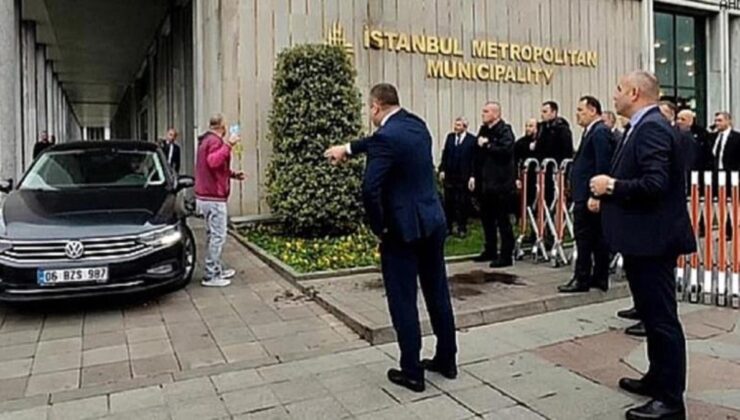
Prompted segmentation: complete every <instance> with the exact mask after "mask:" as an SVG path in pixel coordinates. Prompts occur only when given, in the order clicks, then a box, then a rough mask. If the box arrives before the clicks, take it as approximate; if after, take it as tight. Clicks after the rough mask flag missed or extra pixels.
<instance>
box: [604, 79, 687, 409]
mask: <svg viewBox="0 0 740 420" xmlns="http://www.w3.org/2000/svg"><path fill="white" fill-rule="evenodd" d="M659 86H660V85H659V82H658V79H657V78H656V77H655V75H653V74H652V73H649V72H646V71H635V72H633V73H630V74H629V75H626V76H624V77H622V79H621V80H620V82H619V85H618V86H617V89H616V92H615V94H614V104H615V107H616V110H617V112H619V113H620V114H621V115H623V116H625V117H627V118H629V119H630V124H629V126H628V127H627V128H626V131H625V135H624V138H623V139H622V141H621V142H620V143H619V146H618V147H617V150H616V152H615V153H614V158H613V160H612V163H611V168H610V171H609V175H598V176H596V177H594V178H593V179H592V180H591V193H592V194H593V195H594V196H595V197H598V198H600V201H601V212H602V222H603V228H604V235H605V237H606V240H607V243H608V244H609V246H610V247H611V249H612V251H614V252H620V253H622V255H623V257H624V269H625V272H626V274H627V280H628V281H629V285H630V289H631V291H632V297H633V299H634V302H635V307H636V309H637V313H638V314H639V315H640V318H641V320H642V321H643V322H644V323H645V330H646V333H647V350H648V360H649V362H650V367H649V369H648V372H647V373H646V374H645V376H643V377H642V378H641V379H629V378H622V379H621V380H620V381H619V386H620V387H621V388H623V389H625V390H627V391H629V392H632V393H635V394H640V395H644V396H649V397H651V398H652V399H651V400H650V401H649V402H648V403H647V404H645V405H643V406H641V407H637V408H633V409H630V410H629V411H627V413H626V415H627V419H669V418H670V419H683V418H685V415H686V414H685V411H686V410H685V406H684V399H683V393H684V391H685V389H686V339H685V337H684V333H683V328H682V327H681V321H680V320H679V318H678V310H677V303H676V286H675V283H676V282H675V279H674V269H675V268H676V262H677V259H678V256H679V255H682V254H688V253H691V252H693V251H694V250H695V249H696V240H695V238H694V236H693V233H692V231H691V225H690V222H689V214H688V210H687V208H686V194H685V183H684V179H685V174H686V161H685V158H684V152H685V151H684V150H682V143H681V141H680V139H679V137H678V133H677V132H676V130H675V129H673V127H671V125H670V124H669V123H668V121H666V119H665V118H663V116H662V115H661V113H660V111H659V109H658V106H657V103H658V99H659V95H660V93H659V92H660V87H659ZM593 203H595V201H594V200H593V199H592V200H590V201H589V205H590V206H593V205H594V204H593Z"/></svg>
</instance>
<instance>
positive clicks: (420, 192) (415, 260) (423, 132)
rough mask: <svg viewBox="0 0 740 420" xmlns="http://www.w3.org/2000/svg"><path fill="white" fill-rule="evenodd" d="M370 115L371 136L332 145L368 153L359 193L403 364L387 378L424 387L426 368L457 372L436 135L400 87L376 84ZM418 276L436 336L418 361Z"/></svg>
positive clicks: (344, 151)
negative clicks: (410, 108)
mask: <svg viewBox="0 0 740 420" xmlns="http://www.w3.org/2000/svg"><path fill="white" fill-rule="evenodd" d="M370 102H371V106H370V116H371V118H372V121H373V124H374V125H375V126H376V127H378V129H377V130H376V131H375V133H373V134H372V135H371V136H370V137H367V138H364V139H362V140H358V141H355V142H352V143H350V144H347V145H345V146H335V147H332V148H331V149H329V150H327V152H326V154H325V155H326V156H327V157H328V158H329V159H330V160H332V161H334V162H339V161H342V160H344V159H345V158H346V156H348V155H357V154H360V153H367V167H366V169H365V178H364V181H363V185H362V197H363V202H364V206H365V211H366V213H367V216H368V218H369V221H370V228H371V229H372V231H373V233H375V235H377V236H378V238H379V239H380V241H381V244H380V258H381V265H382V271H383V281H384V283H385V289H386V296H387V299H388V308H389V310H390V313H391V320H392V321H393V327H394V329H395V330H396V336H397V338H398V344H399V346H400V348H401V369H400V370H398V369H391V370H389V371H388V379H389V380H390V381H391V382H393V383H395V384H397V385H401V386H404V387H406V388H408V389H411V390H412V391H415V392H423V391H424V387H425V386H424V369H427V370H430V371H434V372H438V373H440V374H442V375H443V376H445V377H447V378H449V379H454V378H455V377H456V376H457V365H456V362H455V359H456V354H457V345H456V340H455V319H454V316H453V313H452V304H451V302H450V292H449V288H448V284H447V273H446V268H445V260H444V242H445V237H446V229H447V225H446V222H445V216H444V211H443V210H442V203H441V202H440V199H439V194H437V191H436V188H435V179H434V178H435V171H434V162H433V159H432V136H431V135H430V134H429V130H428V129H427V126H426V124H425V123H424V121H423V120H422V119H420V118H419V117H417V116H416V115H413V114H411V113H409V112H407V111H406V110H404V109H402V108H401V107H400V105H399V100H398V93H397V91H396V88H395V87H394V86H393V85H390V84H385V83H382V84H378V85H375V86H374V87H373V88H372V90H371V91H370ZM417 277H418V279H419V283H420V284H421V291H422V293H423V295H424V299H425V301H426V306H427V310H428V311H429V318H430V321H431V324H432V330H433V332H434V335H435V336H436V337H437V348H436V354H435V356H434V358H433V359H428V360H424V361H420V360H419V357H420V352H421V331H420V328H419V314H418V309H417V299H416V297H417V283H416V282H417Z"/></svg>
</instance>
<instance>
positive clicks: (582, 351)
mask: <svg viewBox="0 0 740 420" xmlns="http://www.w3.org/2000/svg"><path fill="white" fill-rule="evenodd" d="M629 304H630V302H629V301H628V300H620V301H616V302H609V303H602V304H598V305H592V306H586V307H580V308H577V309H570V310H565V311H560V312H555V313H549V314H545V315H538V316H534V317H530V318H523V319H518V320H515V321H510V322H504V323H500V324H495V325H491V326H484V327H478V328H474V329H471V330H468V331H462V332H460V333H459V343H460V363H461V374H460V377H459V378H458V379H457V380H455V381H449V380H446V379H444V378H442V377H440V376H438V375H434V374H430V375H429V376H428V378H427V379H428V381H427V391H426V392H424V393H422V394H415V393H411V392H409V391H406V390H404V389H402V388H399V387H396V386H394V385H392V384H390V383H389V382H387V380H386V379H385V372H386V370H387V369H388V368H390V367H393V366H395V365H396V364H397V362H396V360H397V350H396V346H395V344H387V345H382V346H375V347H368V348H362V349H356V350H347V351H343V352H338V353H336V354H331V355H323V356H317V357H314V358H310V359H306V360H298V361H292V362H286V363H283V364H279V365H274V366H264V367H259V368H245V369H239V368H234V369H232V370H229V371H222V372H211V373H208V372H205V371H200V372H199V374H197V375H194V376H191V377H182V378H177V377H175V378H174V379H173V380H170V381H167V382H163V383H153V384H150V385H149V386H145V385H142V386H140V387H137V388H134V389H130V390H125V391H121V390H118V391H115V392H106V391H105V390H98V391H97V392H90V393H89V395H86V396H83V395H74V394H70V393H67V394H65V393H63V392H62V393H56V394H52V395H51V399H50V401H47V400H46V399H43V398H30V399H24V400H19V401H16V402H6V403H3V404H0V420H6V419H45V418H48V419H82V418H104V419H129V418H136V419H141V418H146V419H199V420H202V419H222V418H223V419H343V418H347V419H349V418H357V419H392V420H399V419H428V418H434V419H435V420H444V419H472V418H483V419H514V420H517V419H522V420H529V419H568V420H572V419H594V420H596V419H606V420H609V419H621V418H624V417H623V412H624V410H625V409H626V408H628V407H630V406H632V405H634V404H636V403H640V402H642V401H644V399H642V398H637V397H635V396H632V395H629V394H626V393H624V392H622V391H620V390H618V389H617V388H616V379H617V378H618V377H619V376H620V375H636V374H637V371H639V370H642V369H644V363H645V361H644V357H645V356H644V348H643V342H642V340H638V339H633V338H629V337H627V336H625V335H624V334H622V332H621V331H619V329H621V328H623V327H625V326H626V325H629V323H628V322H625V321H622V320H619V319H616V318H615V317H614V312H615V311H616V310H618V309H621V308H624V307H625V306H627V305H629ZM681 312H682V318H683V320H684V323H685V326H686V330H687V335H688V337H689V338H690V342H689V349H690V353H689V357H690V378H689V392H688V406H689V414H690V417H689V418H691V419H726V420H729V419H738V418H740V379H738V378H740V330H739V329H738V327H737V321H738V314H739V313H738V312H737V311H732V310H721V309H717V308H709V307H701V306H689V305H684V306H682V308H681ZM432 344H433V340H432V339H429V338H427V339H425V353H426V354H427V355H429V351H430V349H431V348H432Z"/></svg>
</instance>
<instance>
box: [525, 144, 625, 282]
mask: <svg viewBox="0 0 740 420" xmlns="http://www.w3.org/2000/svg"><path fill="white" fill-rule="evenodd" d="M572 168H573V160H572V159H565V160H563V162H562V163H561V164H559V165H558V163H557V161H556V160H555V159H544V160H542V161H541V162H540V161H539V160H537V159H534V158H530V159H527V160H526V161H524V163H523V164H522V167H521V168H520V175H519V180H520V181H521V185H522V188H521V198H520V204H519V205H520V208H519V212H520V213H519V237H518V238H517V241H516V248H515V251H514V252H515V253H514V257H515V258H516V259H517V260H522V259H524V258H525V257H526V256H527V255H529V256H530V257H531V258H532V259H533V260H534V262H549V263H550V264H551V265H552V266H553V267H556V268H557V267H561V266H566V265H569V264H574V263H575V260H576V258H577V257H578V253H577V248H576V246H575V229H574V221H573V203H572V202H571V200H570V199H569V197H568V189H569V187H570V172H571V170H572ZM531 170H534V171H533V172H534V176H535V177H536V182H535V185H534V188H535V197H534V200H533V201H532V202H531V203H530V202H529V199H528V198H529V194H528V193H529V188H530V186H529V178H530V171H531ZM548 172H550V174H548ZM548 175H550V176H551V177H552V185H553V187H552V188H553V195H552V198H551V200H549V201H548V200H547V196H546V188H547V176H548ZM566 234H567V236H566ZM530 237H533V238H534V240H533V241H532V243H531V244H527V240H528V238H530ZM567 239H570V240H567ZM548 242H549V243H550V244H548ZM548 245H549V246H548ZM610 268H611V271H612V273H616V274H617V275H618V276H623V270H622V257H621V256H620V255H618V254H617V255H615V256H614V258H613V259H612V261H611V264H610Z"/></svg>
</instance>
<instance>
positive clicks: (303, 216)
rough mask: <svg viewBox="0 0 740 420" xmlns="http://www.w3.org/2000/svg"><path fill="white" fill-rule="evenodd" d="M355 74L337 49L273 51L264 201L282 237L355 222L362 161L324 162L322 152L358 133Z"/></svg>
mask: <svg viewBox="0 0 740 420" xmlns="http://www.w3.org/2000/svg"><path fill="white" fill-rule="evenodd" d="M355 76H356V73H355V70H354V68H353V66H352V64H351V63H350V61H349V59H348V57H347V55H346V53H345V51H344V50H343V49H342V48H339V47H335V46H328V45H301V46H297V47H293V48H289V49H286V50H284V51H283V52H281V53H280V54H279V55H278V59H277V66H276V69H275V77H274V80H273V89H272V95H273V98H272V99H273V109H272V112H271V114H270V121H269V122H270V140H271V141H272V144H273V151H274V155H273V158H272V161H271V162H270V165H269V167H268V170H267V189H268V197H267V202H268V204H269V205H270V207H271V209H272V212H273V214H275V215H276V216H278V217H280V219H281V220H282V222H283V223H284V230H285V231H286V233H288V234H291V235H295V236H299V237H304V238H314V237H322V236H326V235H330V236H338V235H345V234H350V233H353V232H356V231H357V230H358V229H359V228H360V226H361V224H362V216H363V213H362V205H361V201H360V192H361V185H362V179H361V178H362V170H363V162H362V160H358V159H354V160H352V161H351V162H349V163H348V164H345V165H340V166H332V165H329V164H328V163H327V161H326V159H325V158H324V157H323V153H324V150H326V149H327V148H328V147H329V146H332V145H336V144H343V143H345V142H347V141H350V140H354V139H357V138H358V137H359V135H360V132H361V129H362V117H361V107H362V104H361V99H360V92H359V90H358V89H357V87H356V86H355Z"/></svg>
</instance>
